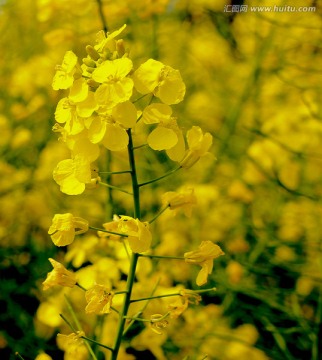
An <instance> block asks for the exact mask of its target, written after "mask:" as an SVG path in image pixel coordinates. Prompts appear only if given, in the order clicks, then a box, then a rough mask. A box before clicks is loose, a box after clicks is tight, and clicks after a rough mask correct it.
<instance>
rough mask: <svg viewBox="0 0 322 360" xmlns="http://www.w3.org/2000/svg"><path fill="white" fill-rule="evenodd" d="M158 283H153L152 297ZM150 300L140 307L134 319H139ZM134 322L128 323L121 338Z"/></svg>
mask: <svg viewBox="0 0 322 360" xmlns="http://www.w3.org/2000/svg"><path fill="white" fill-rule="evenodd" d="M159 283H160V279H159V280H158V281H157V282H156V283H155V285H154V288H153V290H152V291H151V295H150V296H153V294H154V293H155V291H156V289H157V287H158V286H159ZM149 302H150V299H148V300H147V302H146V303H145V304H144V305H143V306H142V307H141V309H140V310H139V311H138V312H137V313H136V314H135V315H134V317H135V318H136V317H139V316H140V315H142V314H143V312H144V310H145V309H146V308H147V306H148V305H149ZM134 322H135V320H131V321H130V323H129V324H128V326H127V327H126V329H125V330H124V332H123V336H125V335H126V334H127V332H128V331H129V330H130V328H131V326H132V325H133V324H134Z"/></svg>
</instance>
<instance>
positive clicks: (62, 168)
mask: <svg viewBox="0 0 322 360" xmlns="http://www.w3.org/2000/svg"><path fill="white" fill-rule="evenodd" d="M53 178H54V180H55V181H56V183H57V184H58V185H59V186H60V191H61V192H63V193H65V194H68V195H79V194H81V193H82V192H84V190H85V187H86V186H85V184H89V183H90V182H91V165H90V162H89V161H88V160H87V159H86V158H84V157H83V156H81V155H77V156H75V158H74V159H66V160H62V161H60V162H59V163H58V164H57V166H56V168H55V170H54V173H53Z"/></svg>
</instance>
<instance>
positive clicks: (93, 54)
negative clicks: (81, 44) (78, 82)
mask: <svg viewBox="0 0 322 360" xmlns="http://www.w3.org/2000/svg"><path fill="white" fill-rule="evenodd" d="M86 52H87V54H88V55H89V56H90V57H91V58H92V59H93V60H95V61H96V60H98V59H99V58H100V54H99V53H98V52H97V51H96V50H95V49H94V48H93V46H92V45H87V46H86Z"/></svg>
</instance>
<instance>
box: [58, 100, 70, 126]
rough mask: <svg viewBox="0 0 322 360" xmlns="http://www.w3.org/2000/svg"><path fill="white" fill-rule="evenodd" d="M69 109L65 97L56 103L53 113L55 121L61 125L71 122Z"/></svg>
mask: <svg viewBox="0 0 322 360" xmlns="http://www.w3.org/2000/svg"><path fill="white" fill-rule="evenodd" d="M71 117H72V115H71V108H70V106H69V101H68V98H67V97H64V98H62V99H60V100H59V101H58V104H57V107H56V111H55V120H56V121H57V122H58V123H60V124H63V123H65V122H68V121H70V120H71Z"/></svg>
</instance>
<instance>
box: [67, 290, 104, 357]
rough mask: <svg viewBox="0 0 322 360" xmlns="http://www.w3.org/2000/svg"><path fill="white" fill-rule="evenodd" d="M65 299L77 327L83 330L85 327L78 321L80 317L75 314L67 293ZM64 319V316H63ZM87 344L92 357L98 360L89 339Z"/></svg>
mask: <svg viewBox="0 0 322 360" xmlns="http://www.w3.org/2000/svg"><path fill="white" fill-rule="evenodd" d="M65 300H66V303H67V308H68V311H69V312H70V314H71V315H72V317H73V320H74V322H75V324H76V327H77V329H78V330H79V331H83V329H82V327H81V324H80V322H79V321H78V318H77V316H76V314H75V311H74V309H73V307H72V304H71V303H70V301H69V299H68V297H67V296H66V295H65ZM63 319H64V318H63ZM64 320H65V319H64ZM65 321H66V320H65ZM74 332H75V331H74ZM85 346H86V347H87V350H88V351H89V353H90V354H91V356H92V358H93V359H94V360H97V357H96V355H95V353H94V351H93V349H92V348H91V346H90V345H89V343H88V341H86V340H85Z"/></svg>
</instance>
